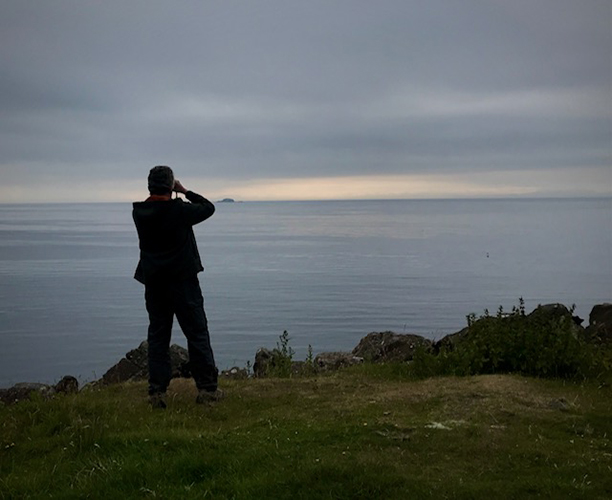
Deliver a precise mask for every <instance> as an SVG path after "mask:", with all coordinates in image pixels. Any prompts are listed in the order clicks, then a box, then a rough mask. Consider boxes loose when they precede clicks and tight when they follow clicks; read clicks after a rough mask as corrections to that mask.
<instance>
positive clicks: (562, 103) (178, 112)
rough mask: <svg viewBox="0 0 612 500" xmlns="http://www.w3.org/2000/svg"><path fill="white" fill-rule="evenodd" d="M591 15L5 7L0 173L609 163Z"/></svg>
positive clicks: (118, 175)
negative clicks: (161, 166) (164, 166)
mask: <svg viewBox="0 0 612 500" xmlns="http://www.w3.org/2000/svg"><path fill="white" fill-rule="evenodd" d="M608 19H609V4H608V2H607V1H606V0H601V1H600V0H592V1H590V2H587V3H576V2H574V1H573V0H542V1H539V2H528V1H523V0H517V1H516V2H511V3H510V2H503V1H497V0H495V1H491V2H480V1H476V0H467V1H465V2H461V3H458V2H455V1H450V0H436V1H432V2H417V1H406V0H395V1H394V0H383V1H381V2H376V3H372V2H367V1H354V0H351V1H348V0H346V1H342V0H340V1H337V2H328V1H323V0H312V1H311V2H285V1H281V0H271V1H266V2H250V1H237V2H221V1H212V2H200V1H195V0H193V1H187V0H183V1H177V2H173V3H172V4H169V3H167V2H161V1H155V0H147V1H140V0H138V1H136V0H135V1H130V2H119V1H115V0H109V1H108V2H104V3H87V2H79V1H76V0H58V1H55V2H38V3H30V2H21V1H17V0H9V1H5V2H2V5H0V68H2V69H1V70H0V71H2V78H0V151H2V157H1V158H0V174H1V175H2V177H3V182H5V183H6V184H7V185H12V186H15V187H14V189H17V187H16V186H18V185H21V184H22V183H24V182H27V183H30V184H32V185H35V184H37V183H39V182H42V181H41V179H48V178H53V179H57V180H58V187H57V189H58V191H57V193H59V192H60V190H59V180H61V179H63V180H64V181H67V180H68V179H70V178H73V179H83V182H84V184H87V182H86V180H89V181H90V182H91V183H92V184H95V183H97V182H102V181H105V180H106V179H107V178H108V177H109V176H112V177H113V178H115V179H122V180H124V181H125V182H136V179H138V178H141V177H142V176H143V175H146V171H147V170H148V168H150V167H151V166H152V165H155V164H160V163H168V164H171V165H172V166H174V167H176V168H177V169H178V170H179V171H181V172H184V176H185V177H192V178H204V177H206V178H209V179H219V180H220V182H221V181H223V182H227V183H228V184H227V186H228V189H229V188H230V186H231V185H234V184H235V183H239V182H241V181H246V180H254V181H258V180H259V181H261V182H262V183H265V182H268V180H269V179H287V180H291V179H306V178H310V177H312V178H314V179H326V178H327V179H331V178H363V177H364V176H381V178H382V177H388V178H390V177H392V176H410V175H413V176H414V175H416V176H418V175H447V176H453V175H462V174H463V173H467V172H489V171H502V172H506V171H515V172H527V171H536V170H541V171H543V172H549V171H562V170H564V169H565V170H567V169H570V168H574V167H575V166H576V165H580V166H582V167H585V168H593V169H596V168H599V169H601V168H604V167H611V163H612V162H611V158H612V152H611V144H610V143H611V139H610V137H612V99H610V97H611V95H612V81H611V80H612V77H611V75H612V62H611V61H610V57H609V47H610V46H611V45H612V34H611V33H610V30H609V26H608V22H607V20H608ZM561 177H563V176H562V175H561ZM448 178H449V179H450V178H452V177H448ZM45 187H46V188H47V189H48V185H47V186H45ZM568 189H570V191H571V186H568ZM566 191H567V190H564V191H563V192H566ZM440 192H443V191H440ZM67 196H70V195H67ZM54 198H55V195H54ZM0 201H3V199H2V198H0Z"/></svg>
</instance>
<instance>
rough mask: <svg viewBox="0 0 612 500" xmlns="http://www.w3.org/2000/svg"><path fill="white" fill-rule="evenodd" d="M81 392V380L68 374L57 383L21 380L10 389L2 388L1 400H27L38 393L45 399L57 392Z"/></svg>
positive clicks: (5, 401)
mask: <svg viewBox="0 0 612 500" xmlns="http://www.w3.org/2000/svg"><path fill="white" fill-rule="evenodd" d="M76 392H79V382H78V380H77V379H76V378H74V377H72V376H71V375H66V376H65V377H63V378H62V379H61V380H60V381H59V382H58V383H57V384H55V385H48V384H38V383H33V382H21V383H19V384H15V385H14V386H13V387H10V388H8V389H0V401H1V402H3V403H5V404H12V403H17V402H19V401H27V400H28V399H30V398H31V396H32V394H35V393H38V394H40V395H41V396H42V397H43V398H44V399H50V398H52V397H53V396H54V395H55V394H73V393H76Z"/></svg>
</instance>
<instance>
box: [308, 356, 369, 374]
mask: <svg viewBox="0 0 612 500" xmlns="http://www.w3.org/2000/svg"><path fill="white" fill-rule="evenodd" d="M359 363H363V358H361V357H358V356H355V355H353V353H351V352H322V353H321V354H318V355H317V356H316V357H315V359H314V366H315V368H316V369H317V370H320V371H331V370H338V369H340V368H344V367H345V366H351V365H356V364H359Z"/></svg>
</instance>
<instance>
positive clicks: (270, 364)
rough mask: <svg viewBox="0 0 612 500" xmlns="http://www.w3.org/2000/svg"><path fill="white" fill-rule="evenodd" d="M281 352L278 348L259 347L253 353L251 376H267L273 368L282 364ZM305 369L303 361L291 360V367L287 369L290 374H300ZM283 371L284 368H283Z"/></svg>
mask: <svg viewBox="0 0 612 500" xmlns="http://www.w3.org/2000/svg"><path fill="white" fill-rule="evenodd" d="M282 357H283V354H282V353H281V351H280V350H278V349H272V350H270V349H266V348H265V347H260V348H259V349H257V352H256V353H255V362H254V363H253V376H254V377H257V378H262V377H267V376H268V375H270V373H271V372H273V371H274V369H275V368H277V367H279V366H283V364H284V363H285V361H284V360H283V358H282ZM306 370H307V367H306V363H305V362H304V361H291V367H290V369H289V370H288V371H289V372H290V373H288V374H291V375H301V374H303V373H305V372H306ZM283 371H284V370H283Z"/></svg>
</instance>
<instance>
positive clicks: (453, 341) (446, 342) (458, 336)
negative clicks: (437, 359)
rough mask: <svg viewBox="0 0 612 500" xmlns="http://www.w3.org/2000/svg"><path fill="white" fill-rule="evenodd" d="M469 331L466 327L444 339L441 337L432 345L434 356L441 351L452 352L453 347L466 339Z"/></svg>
mask: <svg viewBox="0 0 612 500" xmlns="http://www.w3.org/2000/svg"><path fill="white" fill-rule="evenodd" d="M469 331H470V329H469V328H468V327H467V326H466V327H465V328H463V329H462V330H459V331H458V332H455V333H451V334H449V335H447V336H446V337H442V338H441V339H440V340H438V341H437V342H434V343H433V345H432V348H433V352H434V353H435V354H438V353H439V352H440V351H441V350H443V349H444V350H447V351H452V350H453V349H455V347H457V345H458V344H459V343H460V342H462V341H463V340H464V339H465V338H466V336H467V334H468V333H469Z"/></svg>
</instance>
